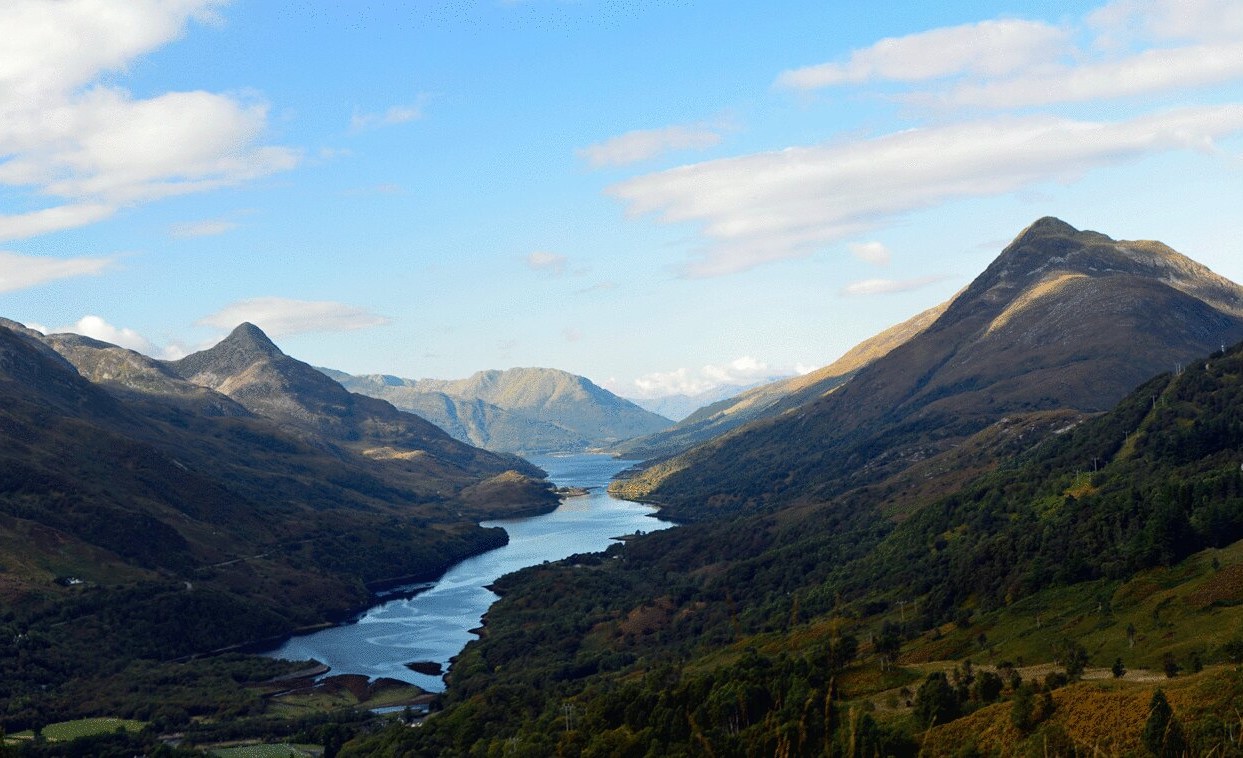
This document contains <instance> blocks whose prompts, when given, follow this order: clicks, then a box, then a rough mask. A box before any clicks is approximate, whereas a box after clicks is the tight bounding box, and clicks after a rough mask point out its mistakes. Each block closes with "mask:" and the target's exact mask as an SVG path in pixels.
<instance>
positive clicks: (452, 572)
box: [264, 454, 673, 692]
mask: <svg viewBox="0 0 1243 758" xmlns="http://www.w3.org/2000/svg"><path fill="white" fill-rule="evenodd" d="M530 460H531V462H532V463H534V464H535V465H537V466H540V467H541V468H543V469H544V470H545V471H547V472H548V478H549V479H550V480H552V481H553V482H555V483H556V484H557V485H559V486H566V487H591V488H593V489H592V491H591V494H589V495H586V496H583V497H575V498H570V499H568V500H566V501H565V502H563V503H562V504H561V506H560V507H559V508H557V510H556V511H553V512H552V513H547V514H544V515H542V516H532V517H529V518H520V519H503V520H498V521H485V522H483V525H484V526H499V527H503V528H504V529H505V531H506V532H508V534H509V544H508V545H505V546H504V547H499V548H496V549H495V550H490V551H488V552H486V553H482V554H480V555H477V556H474V557H473V558H467V559H466V560H464V561H462V562H461V563H459V564H457V565H456V566H454V567H453V568H451V569H449V570H448V571H447V572H446V573H445V575H444V576H442V577H441V578H440V580H439V581H437V582H436V583H435V584H433V585H432V586H431V587H430V588H429V589H426V590H424V591H422V592H420V593H419V594H417V595H415V596H414V597H411V598H403V599H397V600H389V601H387V602H384V603H380V604H379V605H376V606H374V607H372V608H371V609H370V610H368V611H366V612H365V613H363V614H362V615H361V616H360V617H359V618H358V620H357V621H355V622H352V623H349V624H345V625H343V626H338V627H333V628H331V629H324V630H322V631H318V632H314V633H312V634H307V635H303V636H300V637H293V638H291V639H289V640H288V641H287V642H286V643H285V644H283V645H282V646H280V647H279V648H277V649H275V650H272V651H269V652H267V653H264V655H268V656H271V657H274V658H288V659H290V660H306V659H308V658H314V659H316V660H319V661H322V662H324V663H326V664H328V666H330V667H331V668H332V672H331V673H333V674H363V675H365V676H368V677H372V678H375V677H390V678H393V679H400V680H402V681H405V682H410V683H412V684H417V685H418V686H420V687H423V688H424V689H426V690H429V691H432V692H439V691H441V690H443V689H444V682H443V681H442V680H441V678H440V677H437V676H429V675H426V674H420V673H418V672H416V671H411V670H410V669H409V668H407V667H406V664H407V663H411V662H415V661H435V662H437V663H440V664H441V665H442V666H443V667H444V668H445V669H447V668H448V667H449V659H450V658H451V657H453V656H455V655H457V654H458V653H459V652H461V650H462V648H463V647H465V646H466V643H467V642H469V641H470V640H472V639H474V635H473V634H471V633H470V631H469V630H471V629H475V628H477V627H478V626H479V625H480V623H481V620H482V618H483V614H484V612H485V611H486V610H487V609H488V607H489V606H490V605H492V603H493V602H495V601H496V600H497V595H496V593H494V592H492V591H490V590H488V589H485V585H488V584H491V583H492V582H494V581H496V580H497V579H498V578H499V577H501V576H503V575H504V574H508V573H510V572H512V571H517V570H518V569H520V568H524V567H526V566H532V565H535V564H537V563H543V562H544V561H556V560H560V559H562V558H565V557H567V556H570V555H573V554H575V553H587V552H596V551H600V550H604V549H605V548H607V547H608V546H609V545H610V544H611V542H612V538H613V537H617V536H620V535H623V534H633V533H634V532H636V531H644V532H651V531H656V530H658V529H665V528H668V527H670V526H673V524H672V523H670V522H667V521H660V520H658V519H655V518H652V517H651V515H650V514H652V513H654V512H655V509H654V508H651V507H649V506H645V505H640V504H638V503H631V502H628V501H625V500H618V499H616V498H613V497H611V496H609V495H608V493H607V492H606V491H605V488H606V487H607V486H608V482H609V480H610V479H612V477H613V475H614V474H616V473H617V472H618V471H621V470H622V469H623V468H625V467H626V466H627V465H629V464H628V463H627V462H626V461H617V460H614V459H613V458H610V457H608V456H605V455H591V454H574V455H553V456H535V457H532V458H531V459H530Z"/></svg>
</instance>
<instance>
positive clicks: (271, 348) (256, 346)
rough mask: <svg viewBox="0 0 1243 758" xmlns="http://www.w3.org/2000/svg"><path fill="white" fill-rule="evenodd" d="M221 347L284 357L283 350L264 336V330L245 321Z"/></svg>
mask: <svg viewBox="0 0 1243 758" xmlns="http://www.w3.org/2000/svg"><path fill="white" fill-rule="evenodd" d="M220 345H229V346H231V347H235V348H240V349H244V350H247V351H258V352H261V353H264V354H265V355H282V354H283V353H281V349H280V348H279V347H277V346H276V343H274V342H272V340H271V339H269V338H268V335H266V334H264V332H263V330H262V329H260V328H259V327H257V326H255V325H254V324H252V323H250V322H249V321H243V322H242V323H240V324H238V325H237V326H236V327H235V328H234V329H233V331H232V332H230V333H229V336H228V337H225V338H224V339H223V340H221V341H220ZM217 347H219V345H217Z"/></svg>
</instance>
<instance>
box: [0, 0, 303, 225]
mask: <svg viewBox="0 0 1243 758" xmlns="http://www.w3.org/2000/svg"><path fill="white" fill-rule="evenodd" d="M224 5H225V3H224V2H222V1H221V0H182V1H181V2H176V3H154V2H134V3H87V2H46V0H11V2H7V3H4V4H3V5H0V28H3V29H5V32H6V35H5V39H6V43H5V44H4V45H3V46H0V156H3V158H0V186H7V187H13V188H19V189H20V190H22V191H28V192H30V193H31V195H32V197H38V198H42V199H44V200H45V201H46V202H48V205H47V207H45V208H42V209H39V210H36V211H31V212H27V213H24V214H16V215H9V216H3V217H0V237H2V238H7V239H15V238H21V237H30V236H35V235H38V234H44V233H47V232H52V231H58V230H61V229H71V228H74V227H79V226H85V225H87V224H91V223H95V222H98V221H101V220H103V219H105V218H108V217H109V216H110V215H112V214H113V213H114V212H115V211H116V210H117V209H119V208H121V207H124V206H127V205H132V204H135V203H144V202H149V201H152V200H156V199H159V198H163V197H168V196H172V195H180V194H186V193H191V192H199V191H203V190H209V189H213V188H217V187H223V186H230V185H234V184H238V183H242V182H246V181H250V180H253V179H256V178H258V177H262V176H267V175H269V174H272V173H275V172H278V171H285V170H288V169H290V168H293V167H294V166H295V165H297V164H298V162H299V160H300V158H301V156H300V153H299V151H297V150H293V149H291V148H287V147H278V146H270V145H263V144H261V140H262V137H263V133H264V131H265V129H266V125H267V106H266V104H264V103H262V102H259V101H256V100H253V99H243V98H240V97H238V96H233V95H222V94H215V93H210V92H203V91H192V92H167V93H163V94H158V95H155V96H153V97H149V98H145V99H142V98H136V97H134V96H133V95H132V94H131V93H130V92H128V91H126V90H123V89H121V88H119V87H115V86H110V85H108V84H105V83H104V82H103V77H104V76H105V75H106V74H108V73H111V72H115V71H121V70H124V69H125V68H126V67H127V66H128V65H130V64H131V63H132V62H133V61H134V60H135V59H137V58H138V57H139V56H141V55H144V54H147V53H149V52H151V51H153V50H156V49H158V48H160V47H162V46H164V45H166V44H168V43H169V42H172V41H173V40H175V39H176V38H177V37H178V36H180V35H181V34H182V32H183V31H184V29H185V27H186V26H187V25H188V24H189V23H190V22H191V21H193V20H198V21H211V20H213V19H214V17H215V14H216V12H217V10H218V9H219V8H221V7H223V6H224Z"/></svg>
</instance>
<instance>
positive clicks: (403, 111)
mask: <svg viewBox="0 0 1243 758" xmlns="http://www.w3.org/2000/svg"><path fill="white" fill-rule="evenodd" d="M421 118H423V108H422V106H421V105H394V106H393V107H391V108H389V109H388V110H386V111H384V112H383V113H357V112H356V113H354V115H353V116H351V117H350V131H352V132H362V131H367V130H369V129H379V128H381V127H384V126H395V125H397V124H405V123H408V122H410V121H417V120H419V119H421Z"/></svg>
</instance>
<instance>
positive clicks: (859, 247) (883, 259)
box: [846, 242, 892, 266]
mask: <svg viewBox="0 0 1243 758" xmlns="http://www.w3.org/2000/svg"><path fill="white" fill-rule="evenodd" d="M846 247H847V248H849V249H850V254H851V255H853V256H854V257H856V258H858V259H859V260H861V261H863V262H864V263H871V264H872V265H874V266H888V265H889V261H890V259H891V257H892V256H891V255H890V253H889V248H887V247H885V245H884V244H883V243H880V242H852V243H850V244H849V245H847V246H846Z"/></svg>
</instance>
